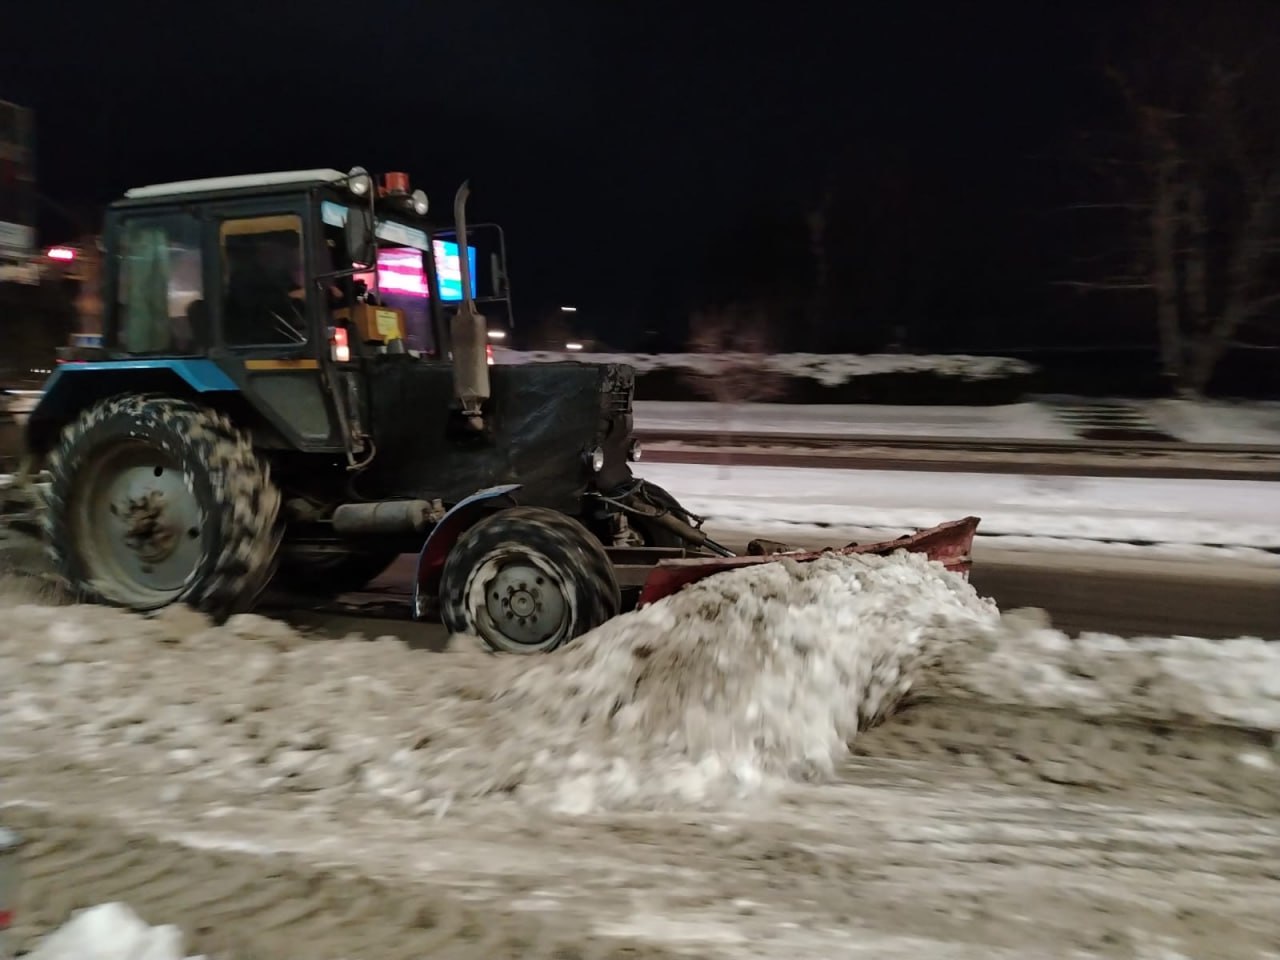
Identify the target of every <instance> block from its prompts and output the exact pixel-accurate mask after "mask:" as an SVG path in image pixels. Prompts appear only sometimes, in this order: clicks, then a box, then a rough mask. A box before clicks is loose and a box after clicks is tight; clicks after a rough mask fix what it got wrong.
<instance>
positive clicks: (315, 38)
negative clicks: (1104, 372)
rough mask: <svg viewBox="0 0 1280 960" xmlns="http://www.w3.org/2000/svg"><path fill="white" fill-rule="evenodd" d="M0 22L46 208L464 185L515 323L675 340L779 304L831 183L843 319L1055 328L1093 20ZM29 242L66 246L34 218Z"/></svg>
mask: <svg viewBox="0 0 1280 960" xmlns="http://www.w3.org/2000/svg"><path fill="white" fill-rule="evenodd" d="M11 7H12V8H13V9H14V11H16V21H15V20H14V12H10V13H9V14H7V16H8V17H9V18H10V20H9V25H10V29H8V30H7V31H6V33H7V36H6V38H5V40H4V41H3V44H4V48H5V49H4V55H3V56H2V57H0V99H8V100H11V101H14V102H17V103H21V104H23V105H27V106H31V107H33V108H34V109H35V110H36V111H37V123H38V142H37V157H38V161H37V164H38V167H37V176H38V181H39V186H40V189H41V192H42V193H44V194H45V195H47V196H48V197H50V198H52V199H54V200H56V201H59V202H61V203H63V204H66V205H70V206H73V207H76V208H86V209H92V208H93V207H95V206H97V205H101V204H103V203H106V202H108V201H110V200H111V199H112V198H113V197H115V196H116V195H118V194H119V193H120V192H121V191H123V190H124V189H125V188H127V187H129V186H132V185H136V184H140V183H146V182H156V181H162V180H174V179H183V178H188V177H199V176H216V175H227V174H234V173H248V172H258V171H263V170H273V169H287V168H302V167H330V166H331V167H338V168H341V169H346V168H348V167H350V166H351V165H353V164H361V165H363V166H365V167H367V168H369V169H370V170H374V171H385V170H405V171H407V172H408V173H409V174H410V175H411V177H412V179H413V181H414V183H415V185H416V186H421V187H423V188H425V189H426V190H427V192H428V193H429V194H430V196H431V198H432V200H433V204H434V209H435V210H436V211H437V213H444V212H445V211H446V210H447V209H448V207H449V204H450V200H451V198H452V194H453V190H454V189H455V187H456V186H457V184H458V182H460V180H461V179H463V178H464V177H470V178H471V181H472V187H473V191H474V193H473V208H472V209H473V213H472V215H473V217H476V218H483V219H496V220H499V221H500V222H502V223H503V224H504V226H505V227H506V228H507V230H508V234H509V239H510V243H511V251H510V252H511V258H512V263H511V267H512V273H513V283H514V287H515V293H516V297H517V311H518V313H517V316H518V317H525V318H528V317H534V316H537V315H538V313H539V311H541V310H542V309H544V308H546V307H548V306H552V305H555V304H559V303H573V304H575V305H578V306H579V307H580V310H581V314H580V315H581V317H582V318H583V322H584V323H588V324H594V325H596V326H597V329H598V331H599V332H600V333H602V334H604V335H605V336H606V337H608V336H610V334H611V332H613V331H615V330H616V331H617V332H618V336H619V337H620V338H623V339H626V337H624V335H623V334H624V332H627V336H629V337H632V338H634V335H635V333H636V331H638V330H641V329H656V330H658V331H660V332H666V333H668V334H669V336H671V337H676V336H678V332H679V330H680V325H681V323H682V321H683V319H684V318H685V317H686V316H687V315H688V312H689V310H690V308H692V307H694V306H696V305H698V304H699V303H705V302H709V301H716V300H721V301H723V300H727V299H730V298H732V297H733V296H735V294H736V293H737V292H739V291H750V292H757V291H764V292H765V293H769V292H770V291H774V292H776V291H777V290H791V289H796V288H797V287H799V288H803V286H804V281H803V279H802V275H803V273H804V271H805V270H806V269H808V265H809V260H808V252H807V246H806V244H807V240H806V234H805V232H804V229H803V223H804V216H805V212H806V211H808V210H810V209H812V208H813V207H814V205H815V204H816V203H817V202H818V199H819V198H820V197H821V196H822V195H823V193H824V192H825V191H834V193H835V195H836V196H837V197H838V198H839V199H838V202H839V204H840V205H841V208H842V209H843V210H844V216H845V217H846V219H848V220H850V221H852V222H857V223H860V224H865V225H866V227H865V230H863V231H862V234H863V236H862V237H861V239H860V240H859V244H860V245H858V244H855V245H853V246H848V247H846V248H845V253H844V255H843V257H837V258H836V262H833V264H832V269H833V271H837V272H839V273H841V274H842V275H850V276H857V275H859V272H860V271H862V272H865V273H867V274H868V276H873V277H874V278H875V279H876V281H877V282H878V283H880V284H881V285H882V286H883V287H884V289H883V290H880V291H879V292H877V293H876V294H875V296H873V297H871V299H870V300H868V302H874V303H879V304H881V305H882V309H881V308H877V309H880V312H881V313H882V314H883V316H879V315H877V316H876V317H872V318H871V319H870V321H868V322H874V323H881V324H883V323H884V322H888V321H887V320H886V319H885V318H886V317H888V315H889V314H891V313H894V312H895V311H898V312H903V311H905V313H906V314H909V315H910V317H911V318H913V319H915V320H918V321H919V323H920V324H921V325H922V328H923V330H924V333H923V334H922V336H924V337H925V338H926V339H930V338H931V339H932V340H933V341H935V342H937V343H938V344H941V345H950V346H953V347H965V346H968V345H970V344H973V343H980V342H989V341H991V340H992V339H993V338H995V339H1003V340H1004V341H1007V342H1008V343H1009V344H1012V343H1013V342H1014V341H1018V340H1022V341H1028V342H1029V341H1035V340H1037V339H1044V337H1045V336H1048V335H1049V334H1048V333H1047V331H1051V329H1052V328H1053V327H1054V325H1055V324H1060V323H1063V322H1066V321H1065V320H1063V319H1062V318H1061V317H1059V316H1057V315H1056V314H1055V310H1060V308H1059V307H1057V306H1055V301H1054V300H1053V295H1052V294H1050V293H1049V292H1048V286H1047V279H1048V278H1050V277H1051V276H1052V275H1053V273H1054V271H1055V270H1059V271H1060V270H1061V267H1062V264H1061V263H1058V262H1056V261H1055V258H1057V257H1059V255H1060V253H1061V251H1059V250H1058V245H1057V241H1056V237H1057V235H1058V234H1059V233H1061V232H1062V231H1063V230H1064V229H1065V228H1064V227H1063V225H1062V224H1061V223H1060V222H1057V221H1055V220H1054V219H1053V217H1052V215H1051V214H1050V213H1049V211H1050V210H1051V209H1052V208H1053V207H1054V205H1055V204H1058V203H1060V202H1061V201H1062V200H1063V199H1064V198H1066V197H1068V195H1069V193H1070V186H1069V184H1067V185H1066V186H1064V182H1065V181H1064V176H1065V175H1064V173H1063V170H1062V164H1061V163H1060V162H1059V161H1060V159H1061V156H1062V153H1063V151H1064V150H1065V149H1066V145H1067V144H1069V143H1070V141H1071V138H1072V137H1073V136H1074V134H1075V132H1076V131H1078V130H1079V129H1081V128H1083V127H1087V126H1089V125H1090V124H1095V123H1098V122H1100V121H1101V119H1102V118H1103V114H1104V113H1105V109H1104V107H1103V106H1102V100H1103V97H1102V94H1101V93H1100V92H1099V90H1100V81H1099V77H1098V71H1097V66H1098V64H1097V49H1096V48H1097V40H1098V37H1100V36H1102V35H1103V33H1104V32H1105V31H1106V30H1108V29H1110V28H1111V27H1112V26H1113V25H1114V24H1115V23H1116V22H1117V21H1118V20H1119V19H1120V17H1122V16H1123V14H1122V13H1116V12H1115V11H1116V8H1117V5H1116V4H1097V5H1090V4H1081V3H1076V4H1049V3H1036V2H1020V3H1015V2H993V3H952V2H946V3H944V2H937V3H932V4H925V3H911V2H898V3H892V4H870V3H856V2H852V0H850V2H848V3H845V4H840V3H834V2H832V3H826V4H808V3H803V2H791V3H769V4H764V3H742V2H738V3H733V4H722V5H711V4H694V3H685V4H664V3H652V2H651V3H644V4H636V3H629V2H622V0H618V2H603V0H594V2H592V0H578V2H558V0H551V2H528V0H525V2H516V0H511V2H495V0H490V2H476V0H468V2H465V3H462V2H459V3H451V4H446V3H437V2H428V0H418V2H410V0H401V2H393V0H381V2H379V0H374V2H371V3H363V4H361V3H354V4H338V3H333V2H331V0H311V2H309V3H306V4H301V3H299V4H290V5H285V4H273V3H268V2H257V3H238V2H236V3H219V4H216V5H208V4H200V3H191V4H163V5H162V4H136V3H130V2H126V3H111V4H87V3H85V4H75V5H70V4H58V3H46V4H22V5H21V8H20V9H19V4H16V3H15V4H13V5H11ZM73 9H74V15H72V13H71V11H72V10H73ZM285 10H288V11H292V12H291V13H289V14H287V15H286V14H285V13H284V12H283V11H285ZM1108 10H1110V11H1111V12H1109V13H1107V12H1106V11H1108ZM277 11H279V12H277ZM304 11H305V13H304ZM352 12H358V13H359V14H360V16H361V17H362V18H363V19H362V20H361V21H360V22H356V21H355V20H353V19H352V17H351V13H352ZM18 36H21V37H23V42H25V43H26V44H27V46H26V48H25V49H22V48H20V47H19V45H18V43H17V42H16V39H15V38H17V37H18ZM1067 179H1068V180H1069V177H1067ZM42 227H43V228H44V237H45V239H46V240H50V241H52V240H56V239H59V238H60V237H59V236H58V234H59V233H66V232H68V230H69V229H70V228H69V226H68V225H67V224H66V222H65V220H61V219H59V218H58V217H57V215H56V214H54V213H53V212H52V208H49V209H47V210H46V215H45V216H44V217H43V218H42ZM857 251H861V252H857ZM904 304H905V305H909V307H904V306H903V305H904Z"/></svg>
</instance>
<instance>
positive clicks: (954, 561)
mask: <svg viewBox="0 0 1280 960" xmlns="http://www.w3.org/2000/svg"><path fill="white" fill-rule="evenodd" d="M978 523H979V519H978V518H977V517H965V518H964V519H963V520H951V521H949V522H947V523H941V524H939V525H938V526H936V527H930V528H929V529H928V530H918V531H917V532H915V533H912V534H907V535H906V536H902V537H898V538H897V539H896V540H884V541H881V542H880V543H851V544H849V546H847V547H838V548H831V549H827V550H817V551H809V552H805V551H795V552H789V553H774V554H772V555H769V556H762V557H750V556H748V557H705V558H704V557H694V558H690V559H686V560H661V561H659V562H658V564H657V565H656V566H655V567H654V568H653V572H652V573H650V574H649V578H648V579H647V580H646V581H645V584H644V589H643V590H641V591H640V600H639V602H638V603H637V606H639V607H643V606H646V605H647V604H650V603H653V602H654V601H655V600H661V599H662V598H663V597H666V596H669V595H670V594H673V593H675V592H676V591H678V590H680V589H681V588H683V587H685V586H687V585H689V584H691V583H696V582H697V581H699V580H703V579H705V578H707V577H710V576H712V575H714V574H717V573H724V571H726V570H737V569H739V568H740V567H750V566H754V565H755V564H757V563H772V562H774V561H776V560H778V559H780V558H782V557H787V558H788V559H790V560H795V561H797V562H799V563H804V562H806V561H809V560H816V559H817V558H818V557H826V556H831V555H835V556H849V555H852V554H855V553H872V554H876V555H877V556H882V557H883V556H888V555H889V554H892V553H895V552H897V551H898V550H906V551H908V552H909V553H923V554H924V555H925V556H927V557H928V558H929V559H930V560H934V561H936V562H938V563H940V564H942V565H943V566H944V567H946V568H947V569H948V570H950V571H952V572H953V573H959V574H961V575H962V576H967V575H968V573H969V568H970V567H971V566H972V565H973V560H972V557H971V554H972V552H973V537H974V534H975V533H977V530H978Z"/></svg>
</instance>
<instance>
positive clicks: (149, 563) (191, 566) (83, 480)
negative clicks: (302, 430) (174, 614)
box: [45, 397, 280, 617]
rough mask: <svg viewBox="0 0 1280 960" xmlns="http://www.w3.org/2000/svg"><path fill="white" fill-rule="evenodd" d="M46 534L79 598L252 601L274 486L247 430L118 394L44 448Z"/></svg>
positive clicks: (140, 602)
mask: <svg viewBox="0 0 1280 960" xmlns="http://www.w3.org/2000/svg"><path fill="white" fill-rule="evenodd" d="M48 471H49V474H50V475H51V482H50V487H49V494H48V510H47V512H46V514H45V535H46V539H47V542H48V545H49V550H50V552H51V554H52V558H53V561H54V564H55V565H56V567H57V570H58V573H59V574H60V575H61V576H62V577H63V578H65V579H66V581H67V582H68V584H69V585H70V586H71V588H72V590H74V591H76V592H77V593H79V594H80V595H81V596H83V597H85V598H86V599H90V600H96V601H99V602H104V603H109V604H112V605H114V606H119V607H126V608H129V609H133V610H154V609H157V608H159V607H163V606H166V605H168V604H171V603H186V604H188V605H190V606H192V607H195V608H196V609H198V610H203V611H205V612H208V613H210V614H212V615H214V616H215V617H223V616H226V615H228V614H231V613H235V612H238V611H242V610H247V609H249V608H251V607H252V606H253V604H254V602H255V601H256V600H257V598H258V595H259V594H260V593H261V592H262V589H263V587H264V586H265V585H266V583H267V581H268V579H270V577H271V574H272V572H273V570H274V568H275V557H276V550H277V547H278V546H279V543H280V527H279V525H278V523H277V516H278V514H279V511H280V494H279V491H278V490H277V489H276V488H275V486H274V485H273V484H272V483H271V479H270V476H269V473H268V470H267V467H266V465H265V464H264V463H263V462H262V461H261V460H260V459H259V458H258V456H257V455H256V454H255V452H254V449H253V445H252V444H251V442H250V440H249V438H248V436H247V435H246V434H244V433H243V432H242V431H240V430H238V429H237V428H236V427H235V426H234V425H233V424H232V423H231V421H230V420H228V419H227V418H226V417H225V416H223V415H222V414H219V413H217V412H215V411H212V410H208V409H205V408H202V407H198V406H195V405H194V404H191V403H189V402H187V401H183V400H175V399H165V398H156V397H117V398H113V399H109V400H104V401H102V402H100V403H98V404H96V405H94V406H93V407H91V408H89V410H87V411H86V412H85V413H84V414H82V415H81V417H80V418H79V419H78V420H76V421H75V422H74V423H71V424H70V425H68V426H67V427H66V428H65V429H64V430H63V431H62V435H61V436H60V437H59V440H58V444H57V446H56V448H55V449H54V450H53V452H52V453H51V454H50V456H49V459H48Z"/></svg>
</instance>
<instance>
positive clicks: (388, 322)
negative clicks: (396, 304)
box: [373, 310, 400, 340]
mask: <svg viewBox="0 0 1280 960" xmlns="http://www.w3.org/2000/svg"><path fill="white" fill-rule="evenodd" d="M373 322H374V324H375V325H376V326H377V328H378V335H379V336H380V337H382V339H383V340H399V339H400V317H399V315H398V314H397V313H396V312H395V311H394V310H378V311H377V312H376V313H374V315H373Z"/></svg>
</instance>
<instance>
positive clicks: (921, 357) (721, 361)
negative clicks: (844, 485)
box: [493, 347, 1035, 387]
mask: <svg viewBox="0 0 1280 960" xmlns="http://www.w3.org/2000/svg"><path fill="white" fill-rule="evenodd" d="M493 356H494V362H496V363H562V362H564V361H566V360H573V361H578V362H581V363H625V364H627V365H629V366H631V367H634V368H635V371H636V373H650V372H651V371H654V370H687V371H690V372H694V373H704V374H715V373H717V372H718V371H720V370H722V369H724V367H725V365H726V364H730V363H733V362H734V361H735V360H742V361H745V362H748V363H752V364H759V365H760V366H761V367H762V368H764V369H765V370H769V371H771V372H774V373H780V374H783V375H785V376H790V377H799V378H802V379H807V380H816V381H818V382H819V383H821V384H822V385H823V386H827V387H835V386H839V385H840V384H842V383H847V382H848V381H850V380H852V379H854V378H855V377H868V376H873V375H877V374H892V373H933V374H936V375H938V376H940V377H955V378H957V379H960V380H1000V379H1004V378H1006V377H1013V376H1018V375H1020V374H1028V373H1032V372H1034V370H1035V367H1033V366H1032V365H1031V364H1029V363H1026V362H1025V361H1022V360H1014V359H1011V358H1008V357H975V356H968V355H965V354H937V355H931V354H909V353H867V354H854V353H848V354H838V353H836V354H833V353H782V354H773V355H770V356H761V355H759V354H733V353H726V354H717V353H569V352H559V351H554V352H553V351H543V350H530V351H518V350H508V349H505V348H498V347H495V348H494V351H493Z"/></svg>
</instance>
